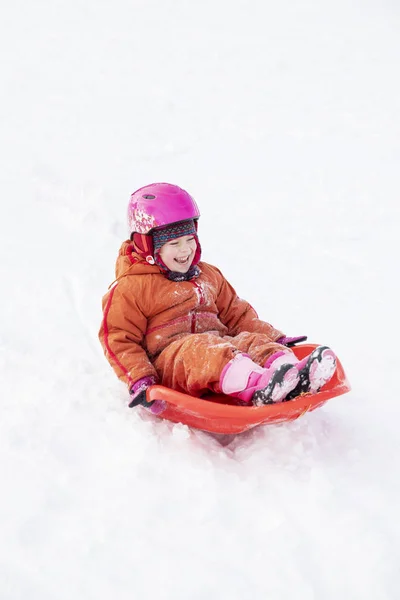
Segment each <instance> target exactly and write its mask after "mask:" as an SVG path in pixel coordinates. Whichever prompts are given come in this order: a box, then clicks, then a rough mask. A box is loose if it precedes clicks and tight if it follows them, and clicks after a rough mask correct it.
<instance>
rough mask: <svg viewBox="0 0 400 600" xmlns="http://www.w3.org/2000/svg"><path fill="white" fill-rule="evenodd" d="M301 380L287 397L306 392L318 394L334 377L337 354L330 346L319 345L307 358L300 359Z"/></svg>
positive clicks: (298, 364)
mask: <svg viewBox="0 0 400 600" xmlns="http://www.w3.org/2000/svg"><path fill="white" fill-rule="evenodd" d="M296 366H297V369H298V372H299V382H298V384H297V386H296V387H295V388H294V389H293V390H292V391H291V392H289V394H288V395H287V397H286V399H287V400H292V398H295V397H296V396H299V395H300V394H304V393H307V392H308V393H310V394H316V393H317V392H318V391H319V390H320V389H321V388H322V386H324V385H325V384H326V383H328V381H329V380H330V379H331V378H332V377H333V374H334V373H335V370H336V356H335V354H334V352H333V351H332V350H331V349H330V348H328V346H318V347H317V348H315V350H313V351H312V352H311V354H309V355H308V356H306V357H305V358H303V359H302V360H300V361H298V363H297V365H296Z"/></svg>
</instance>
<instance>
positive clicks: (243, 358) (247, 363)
mask: <svg viewBox="0 0 400 600" xmlns="http://www.w3.org/2000/svg"><path fill="white" fill-rule="evenodd" d="M264 372H265V369H263V368H262V367H260V366H259V365H257V364H256V363H254V362H253V361H252V360H251V358H250V356H248V355H246V354H236V356H235V358H233V359H232V360H230V361H229V362H228V364H227V365H226V366H225V367H224V368H223V370H222V373H221V376H220V380H219V385H220V388H221V390H222V392H223V393H224V394H227V395H228V396H236V395H237V393H238V392H243V391H244V390H245V389H246V388H247V387H248V385H249V384H250V383H252V384H253V385H255V383H256V381H257V380H258V379H259V378H260V376H261V374H262V373H264ZM250 379H252V380H253V381H252V382H250Z"/></svg>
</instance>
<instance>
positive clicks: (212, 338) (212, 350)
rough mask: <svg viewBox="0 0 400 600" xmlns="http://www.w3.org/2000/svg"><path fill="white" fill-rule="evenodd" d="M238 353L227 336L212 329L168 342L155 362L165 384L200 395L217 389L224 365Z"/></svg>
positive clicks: (193, 394)
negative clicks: (215, 333)
mask: <svg viewBox="0 0 400 600" xmlns="http://www.w3.org/2000/svg"><path fill="white" fill-rule="evenodd" d="M237 353H238V350H237V349H236V348H235V346H233V345H232V344H231V343H230V342H229V341H228V339H223V338H221V337H219V336H217V335H213V334H211V333H200V334H191V335H187V336H185V337H183V338H181V339H180V340H176V341H175V342H172V344H170V345H169V346H167V348H165V350H163V351H162V352H161V353H160V355H159V356H158V357H157V358H156V360H155V361H154V366H155V368H156V369H157V372H158V373H159V375H160V378H161V381H160V383H161V384H162V385H165V386H166V387H169V388H172V389H174V390H178V391H181V392H185V393H187V394H190V395H192V396H201V395H202V394H204V393H205V392H207V391H210V390H213V391H215V390H216V389H217V386H218V382H219V379H220V376H221V372H222V370H223V368H224V367H225V365H226V364H228V363H229V361H230V360H232V358H233V357H234V356H235V355H236V354H237Z"/></svg>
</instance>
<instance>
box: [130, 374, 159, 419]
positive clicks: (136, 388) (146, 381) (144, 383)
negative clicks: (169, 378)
mask: <svg viewBox="0 0 400 600" xmlns="http://www.w3.org/2000/svg"><path fill="white" fill-rule="evenodd" d="M155 383H156V379H155V377H153V376H151V375H147V376H146V377H142V379H139V380H138V381H136V382H135V383H134V384H133V385H132V387H131V389H130V390H129V394H130V396H131V401H130V402H129V407H130V408H133V407H134V406H138V405H139V404H141V405H142V406H144V407H145V408H147V409H148V410H150V412H152V413H153V414H154V415H159V414H160V413H162V412H163V411H164V410H165V408H166V406H167V405H166V403H165V402H164V400H152V401H151V402H147V400H146V392H147V389H148V388H149V387H150V386H151V385H154V384H155Z"/></svg>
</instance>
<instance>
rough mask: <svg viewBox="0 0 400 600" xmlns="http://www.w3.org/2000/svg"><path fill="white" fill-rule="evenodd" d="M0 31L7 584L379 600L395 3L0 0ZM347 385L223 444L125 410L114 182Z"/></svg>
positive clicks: (388, 495)
mask: <svg viewBox="0 0 400 600" xmlns="http://www.w3.org/2000/svg"><path fill="white" fill-rule="evenodd" d="M0 29H1V32H0V44H1V53H0V56H1V88H2V92H1V100H0V106H1V132H2V133H1V140H2V145H1V190H0V202H1V220H0V223H1V242H0V243H1V251H0V264H1V288H2V289H1V292H2V293H1V296H2V302H1V325H0V352H1V367H0V369H1V384H0V393H1V418H0V485H1V490H2V491H1V494H0V597H1V599H2V600H21V599H25V598H29V599H30V600H70V599H71V598H75V599H77V600H92V599H93V600H103V599H109V598H116V599H118V600H127V599H132V598H135V599H146V598H157V599H159V600H181V599H182V600H186V599H189V598H190V599H192V598H193V599H195V600H214V599H215V600H217V599H218V600H220V599H221V598H223V599H224V598H227V599H228V598H229V600H244V599H247V598H252V599H253V600H261V599H265V598H269V599H271V600H289V599H290V600H292V599H293V598H296V600H319V599H323V600H337V599H338V598H341V599H343V600H353V599H354V600H358V599H363V600H370V599H371V600H372V599H373V600H394V599H397V598H398V597H399V588H400V569H399V560H400V524H399V519H398V508H399V502H400V489H399V488H400V476H399V472H400V469H399V467H400V465H399V456H400V448H399V433H398V430H399V426H400V425H399V423H400V408H399V406H400V399H399V390H398V372H399V352H398V340H399V334H400V332H399V325H398V323H399V319H398V306H399V300H400V298H399V292H398V278H399V267H398V262H397V255H398V251H399V247H398V239H399V225H400V219H399V190H400V186H399V159H400V116H399V101H400V98H399V92H400V84H399V68H400V67H399V65H400V62H399V60H400V36H399V31H400V12H399V7H398V3H396V2H393V1H391V0H382V1H380V2H379V1H378V0H366V1H364V2H361V1H360V0H354V1H353V2H351V3H350V2H345V1H344V0H336V1H335V2H333V1H331V2H330V1H328V0H308V1H304V2H296V1H295V0H282V1H281V2H272V1H270V0H264V1H261V0H246V1H244V0H243V1H239V0H230V1H228V0H213V1H212V2H211V1H209V0H203V1H202V2H197V3H196V2H189V1H186V2H185V1H183V0H147V1H145V0H131V1H128V0H115V1H114V2H105V1H104V0H103V1H102V0H97V1H96V2H95V1H94V0H81V1H78V0H70V1H69V2H67V1H62V0H58V1H56V0H53V1H50V0H37V1H36V2H33V3H26V2H21V1H18V0H16V1H15V2H13V3H8V4H7V5H6V6H4V7H3V11H2V17H1V24H0ZM153 181H169V182H172V183H177V184H179V185H181V186H182V187H184V188H187V189H188V190H189V191H190V192H191V193H192V194H193V195H194V196H195V198H196V200H197V201H198V203H199V205H200V208H201V211H202V217H201V221H200V236H201V242H202V246H203V258H204V259H205V260H206V261H208V262H211V263H214V264H217V265H218V266H219V268H220V269H221V270H222V271H223V273H224V274H225V275H226V277H227V278H228V279H229V280H230V281H231V283H232V284H233V285H234V287H235V288H236V289H237V291H238V293H239V295H240V296H242V297H244V298H246V299H247V300H249V301H250V302H251V303H252V304H253V305H254V306H255V307H256V309H257V310H258V312H259V315H260V317H262V318H264V319H266V320H268V321H270V322H272V323H273V324H274V325H276V326H277V327H279V328H281V329H283V330H284V331H285V332H286V333H287V334H288V335H298V334H304V333H305V334H307V335H308V336H309V340H310V341H313V342H319V343H326V344H329V345H330V346H332V348H333V349H334V350H335V351H336V352H337V354H338V356H339V357H340V359H341V361H342V363H343V365H344V366H345V369H346V372H347V374H348V377H349V379H350V381H351V384H352V386H353V390H352V392H351V393H350V394H347V395H346V396H342V397H340V398H336V399H332V400H331V401H330V402H328V403H327V404H326V405H325V407H323V408H322V409H320V410H318V411H316V412H313V413H309V414H306V415H305V416H303V417H302V418H301V419H299V420H298V421H295V422H293V423H288V424H281V425H278V426H269V427H263V428H259V429H256V430H252V431H251V432H249V433H248V434H245V435H241V436H238V437H236V438H235V439H233V440H232V441H231V443H230V444H228V445H225V446H224V445H222V444H221V443H220V442H219V441H218V440H216V439H214V438H213V437H211V436H209V435H208V434H205V433H201V432H197V431H190V430H188V429H187V428H186V427H185V426H182V425H172V424H170V423H167V422H163V421H160V420H157V419H155V418H153V417H152V416H149V415H147V414H146V413H144V412H141V411H140V410H137V411H134V410H131V409H128V408H127V392H126V390H125V387H124V386H123V385H122V384H120V383H119V382H118V380H117V379H116V377H115V376H114V374H113V372H112V370H111V368H110V367H109V365H108V363H107V362H106V360H105V358H104V356H103V354H102V350H101V347H100V344H99V342H98V340H97V331H98V328H99V324H100V320H101V297H102V295H103V294H104V293H105V292H106V290H107V286H108V285H109V284H110V283H111V282H112V280H113V278H114V261H115V257H116V254H117V251H118V248H119V245H120V242H121V241H122V240H123V239H125V238H126V224H125V211H126V205H127V201H128V198H129V195H130V193H131V192H132V191H133V190H134V189H136V188H138V187H140V186H142V185H145V184H147V183H150V182H153Z"/></svg>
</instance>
